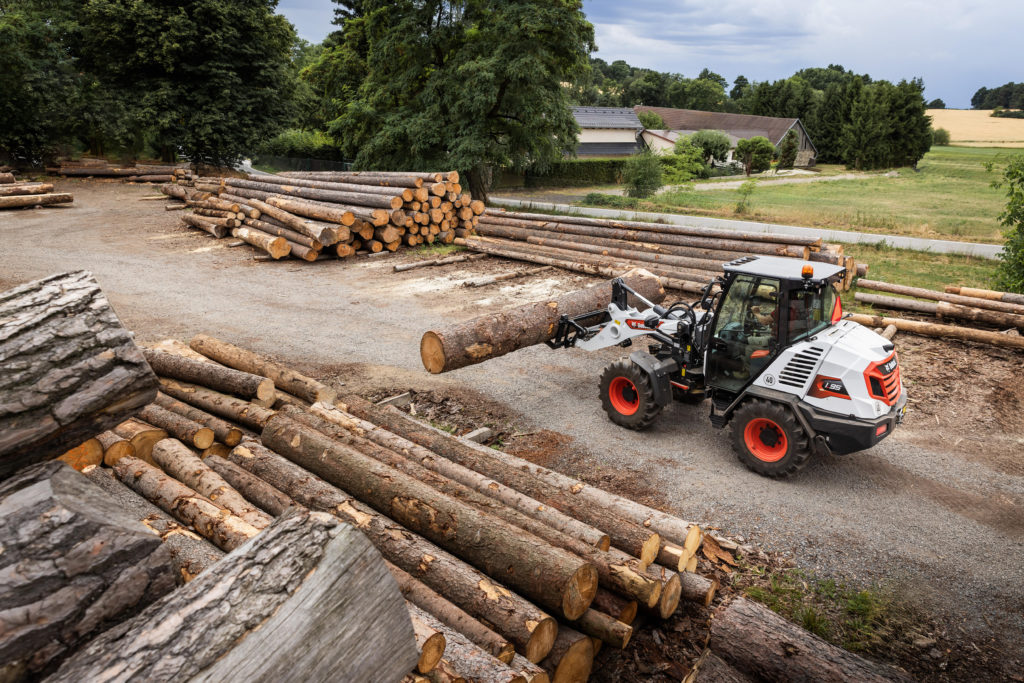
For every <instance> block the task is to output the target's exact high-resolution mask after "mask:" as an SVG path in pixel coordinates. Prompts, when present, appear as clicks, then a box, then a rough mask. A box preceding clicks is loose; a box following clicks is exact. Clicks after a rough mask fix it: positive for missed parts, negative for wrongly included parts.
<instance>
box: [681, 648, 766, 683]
mask: <svg viewBox="0 0 1024 683" xmlns="http://www.w3.org/2000/svg"><path fill="white" fill-rule="evenodd" d="M686 683H751V679H749V678H747V677H746V676H744V675H743V674H741V673H740V672H739V671H737V670H736V669H734V668H732V667H731V666H729V665H728V664H726V663H725V660H723V659H722V658H721V657H719V656H718V655H716V654H715V653H714V652H712V651H711V650H704V652H702V653H701V655H700V659H698V660H697V663H696V664H694V665H693V673H692V674H691V675H690V676H688V677H687V678H686Z"/></svg>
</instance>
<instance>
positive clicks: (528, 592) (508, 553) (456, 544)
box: [262, 415, 598, 619]
mask: <svg viewBox="0 0 1024 683" xmlns="http://www.w3.org/2000/svg"><path fill="white" fill-rule="evenodd" d="M262 441H263V443H264V445H266V446H267V447H268V448H271V449H273V450H274V451H276V452H278V453H280V454H281V455H284V456H285V457H286V458H288V459H290V460H292V461H293V462H295V463H296V464H298V465H300V466H302V467H304V468H305V469H308V470H309V471H311V472H313V473H314V474H316V475H318V476H321V477H323V478H324V479H326V480H327V481H329V482H331V483H333V484H335V485H343V486H344V489H345V490H346V491H348V492H350V493H352V494H353V495H354V496H355V497H356V498H359V499H360V500H362V501H363V502H364V503H367V504H368V505H371V506H372V507H374V508H375V509H377V510H378V511H379V512H381V513H382V514H385V515H387V516H388V517H389V518H391V519H393V520H394V521H396V522H398V523H399V524H402V525H403V526H405V527H406V528H408V529H410V530H411V531H414V532H416V533H419V534H421V535H422V536H424V537H425V538H427V539H429V540H431V541H433V542H434V543H437V544H438V545H440V546H441V547H443V548H445V549H447V550H449V551H450V552H453V553H454V554H455V555H457V556H458V557H460V558H462V559H464V560H466V561H467V562H469V563H471V564H473V565H474V566H476V567H478V568H480V569H482V570H483V571H484V572H486V573H487V574H488V575H489V576H492V577H495V578H497V579H498V580H500V581H502V582H504V583H508V584H509V585H510V586H512V587H513V588H515V589H516V590H517V591H519V592H520V593H522V594H523V595H525V596H527V597H529V598H530V599H532V600H534V601H536V602H537V604H538V605H540V606H541V607H544V608H546V609H550V610H554V611H556V612H557V613H559V614H562V615H564V616H565V618H567V619H576V618H578V617H579V616H580V615H581V614H583V613H584V612H585V611H586V609H587V607H588V606H589V605H590V602H591V600H593V597H594V593H595V592H596V591H597V581H598V577H597V570H596V569H595V568H594V567H593V565H591V564H589V563H587V562H584V561H582V560H581V559H580V558H578V557H576V556H574V555H572V554H570V553H569V552H567V551H565V550H562V549H561V548H556V547H554V546H552V545H550V544H548V543H547V542H545V541H543V540H541V539H539V538H537V537H536V536H533V535H532V534H528V533H525V532H523V531H522V530H521V529H518V528H516V527H514V526H512V525H511V524H508V523H507V522H505V521H503V520H502V519H500V518H498V517H496V516H494V515H489V514H486V513H482V512H480V511H479V510H477V509H476V508H473V507H471V506H469V505H467V504H465V503H463V502H461V501H459V500H457V499H455V498H452V497H451V496H448V495H445V494H443V493H440V492H438V491H437V490H435V489H433V488H431V487H430V486H429V485H427V484H425V483H423V482H421V481H419V480H417V479H415V478H413V477H411V476H409V475H406V474H403V473H402V472H400V471H398V470H396V469H394V468H392V467H389V466H387V465H384V464H383V463H380V462H378V461H376V460H373V459H372V458H369V457H367V456H366V455H364V454H362V453H360V452H359V451H357V450H355V449H353V448H351V447H348V446H345V445H343V444H340V443H338V442H336V441H332V440H331V439H330V438H329V437H327V436H326V435H324V434H321V433H320V432H317V431H316V430H314V429H311V428H309V427H307V426H305V425H303V424H301V423H299V422H296V421H295V420H292V419H291V418H289V417H287V416H285V415H278V416H275V417H274V418H272V419H271V420H270V421H269V422H268V423H267V426H266V427H265V428H264V430H263V435H262Z"/></svg>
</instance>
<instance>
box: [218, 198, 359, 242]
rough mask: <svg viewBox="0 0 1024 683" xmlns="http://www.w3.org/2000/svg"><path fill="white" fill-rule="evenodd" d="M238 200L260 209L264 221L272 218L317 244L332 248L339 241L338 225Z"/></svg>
mask: <svg viewBox="0 0 1024 683" xmlns="http://www.w3.org/2000/svg"><path fill="white" fill-rule="evenodd" d="M224 196H230V197H231V199H235V197H234V196H233V195H224ZM238 199H240V200H245V202H247V203H248V204H249V205H251V206H252V207H253V208H255V209H258V210H259V211H260V217H261V219H262V220H264V221H265V220H267V219H268V218H271V219H273V220H275V221H277V222H279V223H280V224H281V225H283V226H285V227H286V228H290V229H292V230H294V231H295V232H298V233H301V234H303V235H306V236H307V237H310V238H312V239H315V240H316V241H317V242H319V243H320V244H323V245H325V246H330V245H332V244H334V243H335V242H337V241H338V226H337V225H331V224H329V223H321V222H319V221H313V220H309V219H307V218H302V217H301V216H296V215H295V214H292V213H289V212H288V211H286V210H284V209H282V208H278V207H277V206H274V205H272V204H267V203H265V202H263V201H261V200H259V199H252V198H247V197H238ZM352 220H354V219H350V220H349V221H348V223H347V224H346V223H343V222H342V221H334V222H335V223H340V224H341V225H351V224H352Z"/></svg>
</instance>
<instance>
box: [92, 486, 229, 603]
mask: <svg viewBox="0 0 1024 683" xmlns="http://www.w3.org/2000/svg"><path fill="white" fill-rule="evenodd" d="M83 474H85V476H87V477H89V479H91V480H92V482H93V483H94V484H96V485H97V486H99V487H100V488H101V489H103V491H104V492H105V493H106V495H107V496H108V497H109V498H110V499H111V500H112V501H113V502H114V503H116V504H117V506H118V507H119V508H121V509H122V510H123V511H124V512H125V514H127V515H130V516H131V517H132V519H137V520H138V521H139V523H140V524H142V526H143V527H145V528H146V529H148V530H149V531H150V532H151V533H154V534H156V535H157V536H159V537H160V540H161V541H163V543H164V545H165V546H166V547H167V549H168V551H170V555H171V563H172V564H173V566H174V568H175V570H176V571H177V574H178V578H179V579H180V583H187V582H189V581H191V580H192V579H194V578H195V577H196V576H198V575H199V573H200V572H201V571H203V570H205V569H207V568H208V567H210V566H212V565H213V564H215V563H216V562H218V561H219V560H220V559H221V558H222V557H224V551H223V550H220V549H219V548H217V546H215V545H213V544H212V543H210V542H209V541H207V540H206V539H205V538H203V537H202V536H200V535H199V534H197V533H195V532H193V531H190V530H189V529H188V528H187V527H185V526H182V525H181V524H180V523H179V522H178V521H177V520H175V519H174V518H172V517H171V516H170V515H168V514H167V513H166V512H164V511H163V510H161V509H160V508H158V507H157V506H155V505H153V504H152V503H150V502H149V501H148V500H146V499H145V498H143V497H142V496H140V495H139V494H137V493H135V491H132V490H131V489H130V488H128V487H127V486H125V485H124V484H123V483H121V482H120V481H119V480H118V479H117V477H115V476H114V474H113V472H112V471H111V470H110V469H108V468H105V467H93V468H90V469H88V470H86V471H85V472H84V473H83Z"/></svg>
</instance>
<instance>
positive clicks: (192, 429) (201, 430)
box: [139, 404, 214, 450]
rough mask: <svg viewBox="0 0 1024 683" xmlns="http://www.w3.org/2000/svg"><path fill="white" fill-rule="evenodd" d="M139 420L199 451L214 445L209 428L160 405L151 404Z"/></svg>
mask: <svg viewBox="0 0 1024 683" xmlns="http://www.w3.org/2000/svg"><path fill="white" fill-rule="evenodd" d="M139 419H141V420H143V421H145V422H147V423H149V424H151V425H153V426H154V427H159V428H160V429H163V430H164V431H166V432H167V433H168V434H170V435H172V436H173V437H174V438H176V439H180V440H181V441H184V442H186V443H189V444H191V445H193V446H195V447H196V448H198V449H199V450H204V449H207V448H209V447H210V446H211V445H213V439H214V434H213V430H212V429H210V428H209V427H204V426H202V425H201V424H199V423H198V422H193V421H192V420H190V419H188V418H187V417H185V416H183V415H178V414H177V413H172V412H171V411H169V410H165V409H164V408H161V407H160V406H158V405H155V404H150V405H148V406H146V407H145V408H143V409H142V410H141V411H140V412H139Z"/></svg>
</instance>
